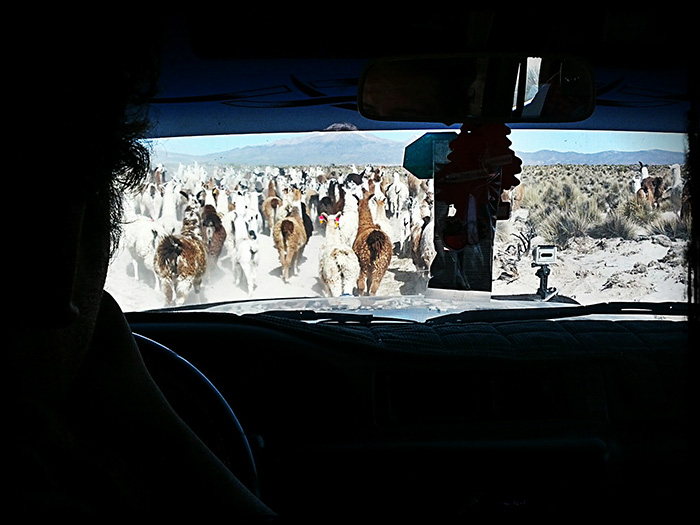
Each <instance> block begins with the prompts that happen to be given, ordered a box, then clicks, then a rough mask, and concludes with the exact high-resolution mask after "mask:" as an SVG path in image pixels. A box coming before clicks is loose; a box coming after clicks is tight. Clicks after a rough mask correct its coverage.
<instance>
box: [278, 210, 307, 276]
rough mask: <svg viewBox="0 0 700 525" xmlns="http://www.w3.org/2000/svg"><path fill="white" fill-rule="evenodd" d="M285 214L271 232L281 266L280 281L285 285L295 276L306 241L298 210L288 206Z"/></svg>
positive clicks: (302, 222)
mask: <svg viewBox="0 0 700 525" xmlns="http://www.w3.org/2000/svg"><path fill="white" fill-rule="evenodd" d="M287 213H288V215H287V216H286V217H284V218H283V219H281V220H279V221H277V223H275V225H274V227H273V230H272V239H273V240H274V243H275V248H277V253H278V254H279V258H280V264H281V265H282V280H283V281H284V282H285V283H288V282H289V277H290V276H291V275H296V274H297V272H298V269H299V258H300V257H301V254H302V252H303V250H304V246H306V242H307V240H308V239H307V237H306V230H305V229H304V221H303V220H302V218H301V213H300V211H299V208H298V207H296V206H289V207H287Z"/></svg>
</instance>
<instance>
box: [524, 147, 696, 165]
mask: <svg viewBox="0 0 700 525" xmlns="http://www.w3.org/2000/svg"><path fill="white" fill-rule="evenodd" d="M518 157H520V159H521V160H522V161H523V165H526V166H552V165H555V164H585V165H593V166H600V165H619V164H622V165H628V164H639V162H642V163H643V164H647V165H650V166H652V165H670V164H676V163H677V164H684V163H685V154H684V153H677V152H674V151H665V150H659V149H652V150H645V151H601V152H599V153H576V152H561V151H552V150H540V151H535V152H532V153H525V152H518Z"/></svg>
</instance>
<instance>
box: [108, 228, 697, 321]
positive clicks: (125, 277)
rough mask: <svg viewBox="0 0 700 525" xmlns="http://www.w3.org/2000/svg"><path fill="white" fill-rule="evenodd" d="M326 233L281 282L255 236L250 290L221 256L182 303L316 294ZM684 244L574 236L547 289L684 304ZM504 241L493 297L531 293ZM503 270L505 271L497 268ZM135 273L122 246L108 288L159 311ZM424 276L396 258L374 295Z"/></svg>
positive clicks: (126, 306)
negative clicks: (256, 255)
mask: <svg viewBox="0 0 700 525" xmlns="http://www.w3.org/2000/svg"><path fill="white" fill-rule="evenodd" d="M323 240H324V237H323V236H322V235H320V234H318V233H315V234H314V235H313V236H312V237H311V238H310V240H309V243H308V244H307V247H306V249H305V251H304V256H303V259H302V260H301V264H300V267H299V274H298V275H295V276H293V277H292V278H291V279H290V282H289V283H284V282H283V281H282V278H281V271H280V265H279V259H278V256H277V252H276V250H275V248H274V246H273V243H272V239H271V238H270V237H269V236H267V235H264V234H261V235H260V238H259V241H260V242H259V246H260V253H261V257H260V267H259V270H258V286H257V288H256V289H255V290H254V291H253V293H252V294H250V295H249V294H248V292H247V287H246V286H245V285H243V286H241V287H238V286H236V285H235V284H234V283H233V279H232V275H231V272H230V265H229V264H228V262H227V261H226V260H223V261H222V263H221V266H222V268H223V269H217V270H216V271H214V272H212V273H210V274H209V275H208V277H207V278H206V280H205V282H204V285H203V287H202V290H201V293H200V294H198V295H197V294H192V296H191V298H190V301H188V302H190V303H191V302H218V301H228V300H245V299H251V298H253V299H255V298H272V297H306V296H322V295H323V291H322V290H323V287H322V285H321V282H320V281H319V279H318V252H319V249H320V247H321V245H322V243H323ZM684 249H685V242H684V241H674V240H671V239H669V238H667V237H664V236H656V237H644V238H640V239H639V240H635V241H628V240H624V241H623V240H621V239H614V238H613V239H593V238H581V239H576V240H575V241H574V242H572V243H571V245H570V246H569V247H567V248H566V249H560V250H559V251H558V254H557V260H556V262H555V263H554V264H553V265H551V268H550V269H551V273H550V275H549V282H548V285H549V287H552V288H556V290H557V291H558V293H559V294H561V295H565V296H568V297H571V298H572V299H575V300H576V301H578V302H580V303H581V304H590V303H595V302H608V301H653V302H658V301H685V300H686V298H687V284H686V282H687V265H686V264H685V263H684V260H683V257H684ZM504 253H505V252H504V246H502V245H497V247H496V260H495V262H494V283H493V294H494V295H517V294H534V293H535V292H536V291H537V289H538V287H539V278H538V277H537V276H536V275H535V272H536V270H537V269H536V268H533V267H532V266H531V263H532V259H531V257H530V254H529V253H528V254H525V255H523V256H522V257H521V258H520V260H518V261H515V260H513V258H510V259H509V258H508V257H507V256H506V255H504ZM504 264H505V266H507V267H508V270H509V271H508V272H503V271H502V270H503V268H504ZM141 276H142V279H140V280H139V279H136V278H135V275H134V265H133V260H132V258H131V256H130V255H129V253H128V252H126V251H125V250H120V251H119V252H118V254H117V255H116V256H115V258H114V260H113V262H112V264H111V266H110V272H109V276H108V281H107V285H106V289H107V291H109V292H110V293H111V294H112V295H114V296H115V298H116V299H117V301H118V302H119V303H120V305H121V307H122V309H123V310H124V311H135V310H147V309H153V308H161V307H163V306H164V305H165V303H164V296H163V294H162V293H161V291H160V290H159V289H157V288H156V286H155V277H154V275H153V273H152V272H147V271H146V272H144V271H143V270H142V273H141ZM424 287H425V280H424V276H423V275H422V274H420V273H417V272H416V271H415V267H414V265H413V263H412V261H411V260H410V259H405V258H403V259H402V258H399V257H396V256H394V257H393V259H392V263H391V266H390V269H389V271H388V272H387V274H386V276H385V278H384V280H383V281H382V284H381V286H380V289H379V293H378V295H410V294H414V293H420V292H421V291H422V290H424Z"/></svg>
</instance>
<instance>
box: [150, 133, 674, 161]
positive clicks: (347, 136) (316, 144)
mask: <svg viewBox="0 0 700 525" xmlns="http://www.w3.org/2000/svg"><path fill="white" fill-rule="evenodd" d="M405 146H406V143H404V142H401V141H396V140H389V139H386V138H382V137H378V136H376V135H373V134H371V133H344V132H340V131H338V132H331V131H327V132H317V133H312V134H303V135H299V137H294V138H292V139H280V140H278V141H275V142H272V143H269V144H265V145H261V146H245V147H241V148H234V149H231V150H228V151H221V152H217V153H212V154H209V155H201V156H194V155H185V154H178V153H173V152H170V151H167V152H166V151H164V150H161V149H159V148H156V149H155V151H153V155H152V156H153V162H154V163H159V162H160V163H163V164H165V165H166V167H168V168H170V169H173V168H177V166H178V164H180V163H181V164H192V163H194V162H197V163H199V164H200V165H211V164H240V165H252V166H258V165H270V166H299V165H326V166H327V165H349V164H355V165H357V166H362V165H365V164H377V165H401V164H402V163H403V152H404V147H405ZM517 155H518V156H519V157H520V158H521V160H522V161H523V164H524V165H528V166H548V165H556V164H586V165H615V164H623V165H636V164H638V163H639V162H640V161H641V162H642V163H644V164H648V165H670V164H675V163H679V164H683V163H685V155H684V154H683V153H676V152H672V151H664V150H648V151H634V152H627V151H604V152H600V153H576V152H559V151H552V150H541V151H536V152H517Z"/></svg>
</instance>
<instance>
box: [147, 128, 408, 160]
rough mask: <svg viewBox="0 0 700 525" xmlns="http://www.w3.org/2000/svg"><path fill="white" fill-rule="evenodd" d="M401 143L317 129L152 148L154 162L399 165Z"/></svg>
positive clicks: (369, 135)
mask: <svg viewBox="0 0 700 525" xmlns="http://www.w3.org/2000/svg"><path fill="white" fill-rule="evenodd" d="M404 146H405V144H404V143H403V142H400V141H396V140H389V139H385V138H381V137H378V136H376V135H372V134H371V133H344V132H341V131H337V132H334V131H327V132H317V133H313V134H310V135H307V134H304V135H300V136H299V137H298V138H297V137H295V138H292V139H281V140H278V141H275V142H272V143H269V144H265V145H261V146H244V147H241V148H234V149H231V150H228V151H221V152H217V153H212V154H209V155H202V156H196V157H195V156H189V155H177V154H172V153H168V154H167V155H164V154H163V152H159V151H155V152H154V162H162V163H163V164H166V165H168V164H171V165H172V163H179V162H183V160H184V161H185V162H187V159H189V162H195V161H196V162H198V163H200V164H202V165H207V164H242V165H271V166H298V165H331V164H335V165H348V164H356V165H358V166H362V165H365V164H383V165H400V164H401V163H402V162H403V150H404Z"/></svg>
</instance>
